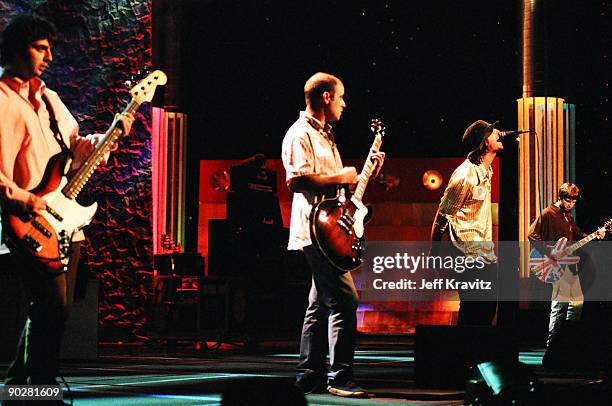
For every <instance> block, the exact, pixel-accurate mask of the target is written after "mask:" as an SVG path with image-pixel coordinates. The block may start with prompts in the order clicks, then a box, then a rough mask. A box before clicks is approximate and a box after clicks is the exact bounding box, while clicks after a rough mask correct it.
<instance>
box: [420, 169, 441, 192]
mask: <svg viewBox="0 0 612 406" xmlns="http://www.w3.org/2000/svg"><path fill="white" fill-rule="evenodd" d="M423 186H424V187H425V189H427V190H436V189H438V188H440V186H442V174H441V173H440V172H438V171H436V170H435V169H430V170H428V171H425V173H424V174H423Z"/></svg>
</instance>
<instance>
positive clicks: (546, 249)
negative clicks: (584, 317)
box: [529, 183, 605, 349]
mask: <svg viewBox="0 0 612 406" xmlns="http://www.w3.org/2000/svg"><path fill="white" fill-rule="evenodd" d="M579 198H580V189H579V188H578V186H576V185H575V184H573V183H564V184H562V185H561V186H560V187H559V193H558V196H557V201H556V202H554V203H552V204H551V205H550V206H548V207H547V208H545V209H544V210H543V211H542V213H541V214H540V215H539V216H538V218H536V219H535V221H534V222H533V223H531V226H530V227H529V240H530V241H533V242H534V243H533V245H534V246H535V248H536V249H537V250H538V251H540V253H541V254H544V255H546V256H548V257H550V258H552V259H554V260H558V259H561V258H562V257H563V255H564V254H563V253H562V252H556V251H554V250H553V248H552V247H551V246H550V245H553V244H554V243H556V242H557V241H558V240H559V239H560V238H567V239H568V241H569V242H570V244H571V241H578V240H580V239H582V238H583V237H584V236H585V235H586V234H585V233H583V232H582V230H581V229H580V227H578V225H577V224H576V222H575V221H574V217H573V216H572V213H571V212H572V210H573V209H574V206H575V204H576V201H578V199H579ZM598 237H599V238H603V237H605V231H604V230H600V231H599V232H598ZM583 303H584V296H583V294H582V287H581V286H580V278H579V277H578V267H577V265H571V266H569V265H566V268H565V269H564V270H563V273H562V276H561V278H560V279H559V280H558V281H556V282H554V283H553V292H552V299H551V306H550V319H549V325H548V339H547V340H546V348H547V349H548V348H549V346H550V343H551V342H552V341H553V340H554V339H555V338H556V337H557V335H558V333H559V329H560V328H561V326H562V325H563V323H565V322H566V321H577V320H580V317H581V314H582V305H583Z"/></svg>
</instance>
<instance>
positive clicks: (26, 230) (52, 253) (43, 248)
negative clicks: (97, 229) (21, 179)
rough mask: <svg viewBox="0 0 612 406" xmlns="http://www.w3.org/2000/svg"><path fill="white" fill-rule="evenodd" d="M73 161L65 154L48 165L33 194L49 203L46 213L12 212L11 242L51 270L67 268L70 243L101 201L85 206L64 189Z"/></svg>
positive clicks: (8, 218)
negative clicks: (28, 214)
mask: <svg viewBox="0 0 612 406" xmlns="http://www.w3.org/2000/svg"><path fill="white" fill-rule="evenodd" d="M69 164H70V160H69V158H68V157H67V155H66V154H65V153H60V154H57V155H54V156H53V157H52V158H51V159H50V160H49V163H48V165H47V168H46V170H45V174H44V176H43V180H42V181H41V183H40V184H39V185H38V186H37V187H36V188H34V189H32V191H31V192H32V193H33V194H35V195H37V196H39V197H42V198H43V199H45V201H46V202H47V206H48V209H47V210H45V211H44V212H43V214H42V215H34V216H29V217H24V216H18V215H13V214H8V215H6V216H4V221H3V224H7V225H8V227H7V228H6V230H7V234H8V236H9V240H8V241H9V245H10V246H11V248H13V249H16V250H18V251H19V252H25V253H27V254H29V255H30V256H31V257H32V258H33V259H34V260H35V261H37V262H38V263H40V264H41V265H42V266H43V267H44V268H45V270H46V271H47V272H49V273H61V272H64V271H65V270H66V266H67V265H68V260H69V259H70V243H71V240H72V236H73V234H74V233H75V232H77V231H78V230H80V229H81V228H83V227H84V226H86V225H87V224H88V223H89V222H90V221H91V219H92V218H93V216H94V214H95V212H96V210H97V204H96V203H94V204H92V205H91V206H89V207H84V206H81V205H80V204H79V203H77V202H76V200H72V199H69V198H67V197H66V196H65V195H64V194H63V193H62V192H61V191H62V188H63V187H64V186H65V185H66V184H67V183H68V180H67V179H66V177H65V176H64V173H65V170H66V168H67V167H68V166H69Z"/></svg>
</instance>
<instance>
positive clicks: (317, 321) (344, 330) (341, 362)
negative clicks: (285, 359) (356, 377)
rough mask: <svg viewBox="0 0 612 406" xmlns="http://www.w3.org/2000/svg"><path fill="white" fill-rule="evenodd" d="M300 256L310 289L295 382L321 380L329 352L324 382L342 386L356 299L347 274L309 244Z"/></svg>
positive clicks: (348, 370)
mask: <svg viewBox="0 0 612 406" xmlns="http://www.w3.org/2000/svg"><path fill="white" fill-rule="evenodd" d="M304 254H305V256H306V260H307V262H308V265H309V267H310V269H311V271H312V286H311V288H310V294H309V297H308V308H307V309H306V315H305V316H304V325H303V327H302V338H301V341H300V361H299V363H298V366H297V369H298V376H297V379H298V381H300V380H302V379H307V380H313V377H320V378H321V379H323V378H324V376H325V373H326V369H327V368H326V357H327V354H328V353H329V364H330V368H329V372H327V383H328V384H330V385H342V384H344V383H346V382H347V381H350V380H352V379H353V358H354V351H355V334H356V330H357V306H358V304H359V297H358V295H357V291H356V289H355V284H354V283H353V278H352V277H351V274H350V273H349V272H345V273H341V272H339V271H338V270H337V269H335V268H334V267H332V266H331V265H330V264H329V263H328V262H327V261H326V260H325V258H322V257H321V255H320V254H319V253H318V252H317V250H316V249H315V248H314V247H313V246H312V245H309V246H307V247H304Z"/></svg>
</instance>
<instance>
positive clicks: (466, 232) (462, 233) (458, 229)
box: [438, 159, 497, 263]
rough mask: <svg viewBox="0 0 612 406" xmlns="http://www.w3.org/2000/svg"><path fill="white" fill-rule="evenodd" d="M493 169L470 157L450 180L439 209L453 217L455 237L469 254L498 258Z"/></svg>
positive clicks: (492, 258)
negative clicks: (496, 251) (492, 205)
mask: <svg viewBox="0 0 612 406" xmlns="http://www.w3.org/2000/svg"><path fill="white" fill-rule="evenodd" d="M492 178H493V169H492V168H491V167H489V168H486V167H485V166H484V165H482V164H480V165H475V164H473V163H472V162H470V161H469V160H468V159H466V160H465V161H464V162H463V163H462V164H461V165H459V166H458V167H457V169H455V171H454V172H453V174H452V175H451V178H450V180H449V181H448V186H447V187H446V190H445V191H444V196H442V199H441V201H440V206H439V207H438V211H439V212H440V214H442V215H444V216H445V217H446V218H448V220H449V225H450V231H451V232H450V235H451V240H452V241H453V243H454V244H455V246H456V247H457V248H458V249H460V250H461V251H462V252H463V253H464V254H465V255H466V256H471V257H476V256H482V257H483V258H484V259H485V261H486V262H489V263H494V262H497V256H496V255H495V252H494V245H493V226H492V214H491V179H492Z"/></svg>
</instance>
